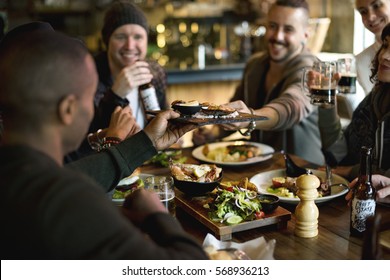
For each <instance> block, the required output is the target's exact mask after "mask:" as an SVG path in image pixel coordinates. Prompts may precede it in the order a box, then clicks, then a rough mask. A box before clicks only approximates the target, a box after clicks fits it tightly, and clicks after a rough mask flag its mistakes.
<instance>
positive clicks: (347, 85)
mask: <svg viewBox="0 0 390 280" xmlns="http://www.w3.org/2000/svg"><path fill="white" fill-rule="evenodd" d="M337 72H339V73H340V74H341V79H340V80H339V85H338V92H339V93H352V94H354V93H356V76H357V75H356V62H355V59H354V58H351V57H348V58H342V59H339V60H337Z"/></svg>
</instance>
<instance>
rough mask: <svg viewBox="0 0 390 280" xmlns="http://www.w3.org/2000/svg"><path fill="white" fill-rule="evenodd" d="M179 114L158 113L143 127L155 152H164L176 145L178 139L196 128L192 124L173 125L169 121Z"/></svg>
mask: <svg viewBox="0 0 390 280" xmlns="http://www.w3.org/2000/svg"><path fill="white" fill-rule="evenodd" d="M179 116H180V114H178V113H176V112H174V111H172V110H167V111H163V112H161V113H159V114H158V115H156V117H155V118H154V119H153V120H152V121H151V122H150V123H149V124H148V125H147V126H146V127H145V129H144V131H145V133H146V135H148V137H149V138H150V140H151V141H152V142H153V145H154V147H155V148H156V150H159V151H160V150H164V149H167V148H169V147H170V146H171V145H172V144H174V143H176V142H177V141H178V140H179V139H180V137H182V136H183V135H184V134H186V133H187V132H189V131H191V130H193V129H195V128H196V126H195V125H193V124H173V123H171V122H169V120H171V119H175V118H178V117H179Z"/></svg>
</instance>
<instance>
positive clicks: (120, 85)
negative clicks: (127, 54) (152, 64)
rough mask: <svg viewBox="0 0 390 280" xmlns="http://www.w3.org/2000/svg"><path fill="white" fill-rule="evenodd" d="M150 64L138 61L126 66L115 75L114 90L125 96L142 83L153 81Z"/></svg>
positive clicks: (117, 93)
mask: <svg viewBox="0 0 390 280" xmlns="http://www.w3.org/2000/svg"><path fill="white" fill-rule="evenodd" d="M152 79H153V75H152V73H151V72H150V68H149V64H148V63H147V62H145V61H136V62H135V63H134V64H132V65H130V66H127V67H124V68H123V69H122V70H121V71H120V72H119V73H118V74H117V75H116V76H115V77H114V84H113V85H112V88H111V89H112V91H113V92H114V93H115V94H116V95H118V96H120V97H122V98H124V97H126V95H127V94H128V93H129V92H130V91H132V90H133V89H134V88H137V87H139V86H141V85H144V84H148V83H150V82H151V81H152Z"/></svg>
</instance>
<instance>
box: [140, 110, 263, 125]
mask: <svg viewBox="0 0 390 280" xmlns="http://www.w3.org/2000/svg"><path fill="white" fill-rule="evenodd" d="M160 112H161V111H146V113H147V114H149V115H157V114H158V113H160ZM264 120H268V118H267V117H264V116H258V115H252V114H247V113H238V114H237V116H236V117H232V118H229V117H214V118H213V117H205V118H195V117H193V116H187V115H181V116H180V117H178V118H176V119H172V120H171V121H172V122H176V123H184V124H193V125H196V126H199V127H200V126H204V125H209V124H228V123H238V122H251V121H264Z"/></svg>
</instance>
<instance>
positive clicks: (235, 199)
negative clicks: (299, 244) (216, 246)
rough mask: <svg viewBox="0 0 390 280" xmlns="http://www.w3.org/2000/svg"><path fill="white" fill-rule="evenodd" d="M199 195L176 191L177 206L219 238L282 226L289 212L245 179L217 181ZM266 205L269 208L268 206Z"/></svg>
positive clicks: (288, 217) (224, 238) (229, 237)
mask: <svg viewBox="0 0 390 280" xmlns="http://www.w3.org/2000/svg"><path fill="white" fill-rule="evenodd" d="M214 188H215V189H214V190H212V189H213V188H211V189H209V192H208V193H204V194H203V195H202V196H193V195H188V193H187V194H186V193H184V192H182V191H180V190H176V197H175V201H176V206H177V207H180V208H182V209H183V210H184V211H185V212H187V213H188V214H190V215H191V216H193V217H194V218H195V219H196V220H198V221H199V222H200V223H202V224H203V225H205V226H206V227H207V228H209V229H210V230H211V231H212V232H213V233H214V234H215V235H216V236H217V237H218V238H219V239H220V240H230V239H231V238H232V234H233V233H235V232H240V231H245V230H249V229H254V228H258V227H264V226H268V225H276V227H277V228H285V227H286V226H287V221H288V220H290V219H291V212H289V211H288V210H286V209H285V208H283V207H281V206H279V205H277V203H278V199H277V198H276V200H272V197H274V196H269V197H265V196H262V195H259V194H258V193H257V189H256V186H254V185H253V184H251V183H250V182H249V180H248V178H244V179H242V180H240V181H225V182H221V183H218V184H216V185H215V186H214ZM268 206H269V207H268Z"/></svg>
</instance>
